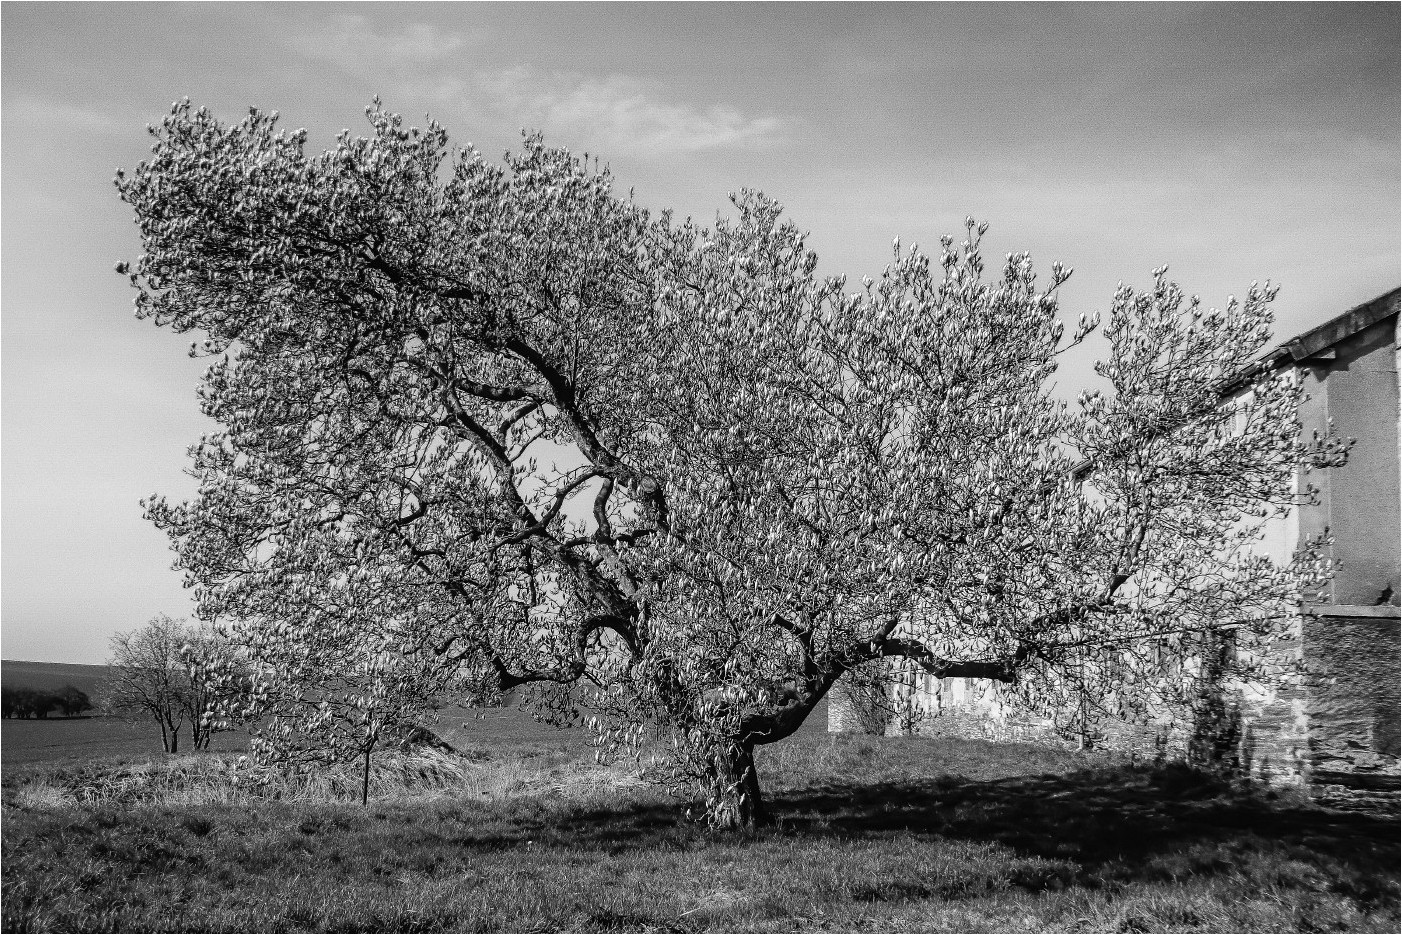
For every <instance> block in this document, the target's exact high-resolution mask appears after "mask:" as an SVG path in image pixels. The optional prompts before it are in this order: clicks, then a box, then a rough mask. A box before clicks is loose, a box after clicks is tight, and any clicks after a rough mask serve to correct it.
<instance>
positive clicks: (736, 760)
mask: <svg viewBox="0 0 1402 935" xmlns="http://www.w3.org/2000/svg"><path fill="white" fill-rule="evenodd" d="M706 772H707V776H706V785H707V789H706V818H707V821H709V822H710V825H711V827H713V828H753V827H755V826H756V825H760V824H763V823H765V821H766V820H767V818H768V816H767V815H766V813H765V810H764V799H763V797H762V796H761V795H760V790H759V774H758V773H756V772H755V758H754V747H753V745H751V744H742V743H736V742H731V743H726V744H724V745H718V746H717V747H716V748H715V749H714V750H713V751H712V752H711V755H710V763H709V765H708V767H707V770H706Z"/></svg>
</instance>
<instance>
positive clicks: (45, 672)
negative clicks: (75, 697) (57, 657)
mask: <svg viewBox="0 0 1402 935" xmlns="http://www.w3.org/2000/svg"><path fill="white" fill-rule="evenodd" d="M106 677H107V667H106V666H82V665H76V664H74V663H68V662H24V661H22V660H19V659H4V660H0V683H3V684H4V686H5V687H6V688H39V689H55V688H62V687H63V686H65V685H72V686H73V687H74V688H76V689H78V690H79V691H82V692H87V694H88V696H89V697H92V696H93V694H94V692H95V691H96V690H97V686H98V684H99V683H100V682H101V681H102V680H103V679H104V678H106Z"/></svg>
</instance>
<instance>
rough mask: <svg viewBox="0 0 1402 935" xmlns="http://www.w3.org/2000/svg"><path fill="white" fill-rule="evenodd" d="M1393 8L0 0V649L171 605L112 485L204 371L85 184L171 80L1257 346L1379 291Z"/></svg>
mask: <svg viewBox="0 0 1402 935" xmlns="http://www.w3.org/2000/svg"><path fill="white" fill-rule="evenodd" d="M1398 9H1399V7H1398V5H1397V4H1365V5H1356V6H1355V5H1339V4H1328V5H1322V6H1314V5H1308V4H1294V3H1291V4H1253V5H1243V6H1237V5H1227V4H1221V5H1210V6H1189V5H1177V4H1145V5H1133V6H1115V5H1102V4H1096V5H1088V6H1073V5H1061V4H1036V5H1026V6H1024V5H992V6H984V5H976V4H954V5H947V6H946V5H938V6H926V5H916V4H899V5H862V6H843V5H821V6H809V5H804V4H782V5H748V4H738V5H716V6H692V5H685V4H667V5H661V6H649V5H626V6H612V5H609V6H605V5H570V6H554V5H550V6H546V5H529V4H508V5H499V6H498V5H486V4H481V5H479V4H470V5H461V6H460V5H449V4H434V5H427V6H418V5H412V4H394V5H386V6H380V5H370V4H355V5H346V6H341V5H337V4H323V3H317V4H305V5H296V6H283V5H276V4H274V5H263V4H238V5H221V4H203V3H201V4H192V5H188V6H187V5H166V4H160V5H146V4H130V5H128V4H116V3H112V4H100V5H85V4H69V3H64V4H52V5H50V4H38V3H6V4H4V6H3V33H2V36H3V40H2V41H3V57H0V68H3V86H2V90H3V117H2V118H0V119H2V120H3V139H2V140H0V142H2V144H3V244H4V253H3V296H0V299H2V300H3V327H2V328H0V342H3V414H2V418H3V422H2V423H0V426H2V427H3V449H2V450H3V455H0V462H2V463H0V469H2V470H3V473H2V474H0V478H3V505H2V508H3V565H2V566H0V568H3V640H2V641H0V651H3V655H4V657H5V658H7V659H32V660H49V661H57V662H82V663H95V662H101V661H103V659H104V658H105V657H106V652H107V639H108V637H109V636H110V635H111V634H112V633H113V632H114V631H117V630H126V629H131V628H134V627H137V626H139V625H141V624H142V623H144V622H145V621H146V620H147V619H148V618H149V617H151V616H152V615H154V614H155V613H157V612H165V613H169V614H171V615H173V616H183V615H186V614H188V613H189V611H190V606H191V602H190V600H189V593H188V592H186V591H184V590H182V588H181V584H180V579H179V575H178V574H177V573H176V572H173V571H171V570H170V562H171V554H170V553H169V551H168V550H167V547H166V542H165V540H164V538H163V537H162V536H161V535H160V534H159V533H157V532H156V531H155V530H154V529H153V528H151V527H150V526H149V525H148V524H146V523H144V522H143V521H142V519H141V511H140V508H139V507H138V505H137V501H138V499H139V498H141V497H143V496H145V495H148V494H150V493H152V492H156V491H160V492H162V493H166V494H173V495H184V494H187V493H189V492H191V491H192V485H191V484H190V482H189V480H188V478H186V477H184V476H183V475H182V473H181V472H182V469H183V467H184V464H185V454H184V452H185V446H186V445H187V444H189V443H190V442H192V441H194V440H196V439H197V438H198V436H199V435H200V433H201V432H202V431H205V430H206V429H207V426H206V425H205V424H204V423H203V420H202V417H201V416H200V415H199V413H198V410H197V405H196V399H195V393H194V389H195V383H196V380H197V379H198V376H199V374H200V373H201V372H202V370H203V364H201V363H199V362H196V361H192V360H190V359H188V358H187V357H186V355H185V350H186V348H188V345H189V339H188V338H180V337H176V336H173V335H170V334H168V333H164V332H160V331H158V330H157V329H156V328H155V327H154V326H153V325H151V324H149V323H144V322H137V321H135V320H134V319H133V318H132V316H131V293H130V290H129V288H128V287H127V285H126V283H125V281H124V280H123V279H122V278H121V277H119V276H117V275H116V274H115V273H114V272H113V270H112V267H113V265H114V264H115V263H116V262H117V261H119V260H131V259H134V258H135V256H136V254H137V253H138V252H139V249H140V247H139V243H138V239H137V236H136V231H135V228H134V226H133V224H132V222H131V217H130V213H129V211H128V210H127V209H126V208H125V206H123V205H122V204H121V203H120V202H119V201H118V200H117V198H116V196H115V193H114V190H113V188H112V185H111V178H112V175H113V173H114V170H115V168H116V167H118V166H122V167H126V168H130V167H131V166H133V165H135V163H136V162H137V161H139V160H140V159H141V158H142V157H143V155H145V153H146V152H147V146H148V141H147V137H146V135H145V132H144V127H145V126H146V124H148V123H151V122H156V121H158V120H159V119H160V117H161V116H162V115H163V114H164V113H165V112H166V111H167V110H168V109H169V106H170V103H171V102H172V101H173V100H175V99H177V98H180V97H183V96H189V97H190V98H191V99H192V100H193V101H195V102H196V103H199V104H207V105H209V106H210V107H211V108H213V109H214V110H215V112H216V113H217V114H219V115H221V116H224V117H227V118H229V119H231V120H236V119H238V118H239V117H240V116H241V115H242V114H243V113H244V112H245V110H246V108H247V107H248V106H249V105H257V106H258V107H260V108H263V109H268V110H277V111H279V112H280V113H281V114H282V115H283V119H284V121H285V123H286V124H287V125H289V126H290V127H293V128H296V127H301V126H305V127H307V128H308V129H309V130H310V131H311V134H312V137H311V140H312V144H313V145H316V146H321V147H324V146H326V145H328V144H329V143H330V141H331V139H332V138H333V136H334V135H335V133H337V132H338V131H340V130H341V129H342V128H344V127H350V128H352V129H359V128H361V127H364V126H365V123H364V108H365V105H366V104H367V103H368V102H369V101H370V99H371V98H372V97H373V96H374V95H376V94H379V95H380V96H381V97H382V98H383V99H384V101H385V104H386V105H387V106H388V107H389V108H391V109H393V110H397V111H399V112H401V113H404V114H406V115H408V116H410V117H411V118H412V119H413V120H418V119H421V118H422V116H423V115H424V114H425V113H426V112H427V113H431V114H432V115H433V116H434V117H435V118H437V119H438V120H439V121H440V122H442V123H443V124H444V126H445V127H446V128H447V129H448V131H449V133H450V134H452V135H453V137H454V138H455V139H456V140H458V141H459V142H464V143H465V142H472V143H475V144H477V145H478V147H479V148H481V149H482V150H483V151H484V152H485V153H487V154H488V155H489V156H491V157H493V158H495V157H497V156H499V155H500V153H501V152H502V150H504V149H505V148H507V147H509V146H513V145H515V143H516V141H517V140H518V139H519V131H520V128H522V127H530V128H540V129H542V130H544V131H545V133H546V139H547V141H548V142H550V143H553V144H556V145H563V146H568V147H570V148H571V149H574V150H587V151H588V152H590V153H595V154H598V155H599V156H600V157H601V158H602V159H603V160H604V161H606V162H608V163H609V164H610V165H611V166H612V168H613V171H614V173H615V176H616V179H617V183H618V185H619V187H620V189H622V190H626V189H628V188H632V189H634V190H635V191H636V194H637V197H638V199H639V200H640V201H641V202H642V203H644V204H646V205H648V206H651V207H656V208H661V207H667V206H670V207H673V208H675V209H676V210H677V212H678V213H679V214H682V215H686V214H690V215H694V216H697V217H700V218H705V219H711V218H714V216H715V213H716V212H717V211H718V210H721V209H723V208H724V207H725V206H726V193H727V192H730V191H734V190H738V189H739V188H741V187H751V188H759V189H761V190H763V191H765V192H766V193H767V194H769V195H771V196H773V197H775V198H778V199H779V200H780V201H781V202H783V203H784V204H785V205H786V206H787V208H788V210H789V214H790V216H791V217H792V218H793V219H794V220H795V221H796V223H798V224H799V226H800V227H803V228H805V229H807V230H811V231H812V238H811V241H810V243H811V246H812V247H813V248H814V249H816V250H817V251H818V253H819V255H820V256H821V257H822V258H823V265H822V267H821V270H822V271H823V272H827V273H838V272H843V273H847V274H849V275H851V276H852V277H853V278H859V277H860V276H862V275H863V274H876V273H878V272H879V271H880V269H881V267H882V265H883V264H884V263H885V262H886V261H887V260H888V259H889V257H890V249H891V247H890V245H891V240H892V238H893V237H895V236H897V235H899V236H900V237H901V240H902V242H903V243H906V244H909V243H910V242H912V241H915V242H919V243H921V244H927V245H930V246H937V241H938V237H939V235H940V234H941V233H944V232H950V233H957V232H958V231H959V230H960V225H961V221H962V218H963V217H964V216H965V215H969V214H972V215H974V216H976V217H978V218H980V219H982V220H986V221H988V222H989V223H990V224H991V225H992V228H991V231H990V233H989V236H988V240H987V244H988V245H989V247H990V253H992V254H993V255H995V256H1000V255H1001V254H1003V253H1006V252H1009V251H1013V250H1023V249H1026V250H1031V251H1032V254H1033V257H1034V259H1036V260H1037V261H1038V262H1039V266H1040V267H1041V268H1043V269H1045V268H1046V267H1047V266H1048V265H1049V264H1050V263H1051V261H1052V260H1056V259H1059V260H1061V261H1063V262H1064V263H1066V264H1068V265H1071V266H1074V267H1075V268H1076V273H1075V276H1074V277H1073V279H1072V281H1071V283H1070V284H1069V285H1068V287H1067V289H1066V291H1065V293H1064V303H1063V309H1064V312H1065V314H1066V316H1067V317H1068V318H1069V319H1070V320H1072V321H1074V320H1075V318H1076V316H1077V315H1078V314H1079V313H1080V312H1089V311H1093V310H1097V309H1099V310H1104V309H1105V308H1106V307H1107V304H1108V300H1109V297H1110V295H1111V293H1112V292H1113V290H1114V287H1115V284H1116V282H1117V281H1119V280H1124V281H1126V282H1129V283H1132V284H1138V285H1147V284H1148V283H1149V281H1150V276H1149V273H1150V271H1151V270H1152V269H1153V268H1154V267H1155V266H1158V265H1160V264H1163V263H1167V264H1169V266H1170V270H1171V273H1172V275H1173V276H1174V278H1176V279H1178V280H1179V282H1181V283H1182V284H1183V286H1184V287H1185V288H1186V289H1188V290H1189V291H1191V292H1198V293H1200V294H1202V296H1203V298H1204V300H1205V301H1208V302H1209V303H1211V304H1221V303H1222V302H1224V301H1225V299H1226V296H1227V295H1228V294H1229V293H1233V292H1235V293H1241V292H1244V291H1245V289H1246V286H1247V285H1248V284H1249V283H1250V282H1251V281H1252V280H1253V279H1260V280H1264V279H1272V280H1275V281H1278V282H1280V283H1282V284H1283V289H1282V291H1281V294H1280V299H1279V301H1278V303H1277V314H1278V327H1277V333H1278V336H1279V337H1281V338H1282V339H1283V338H1287V337H1289V336H1291V335H1293V334H1295V333H1298V332H1299V331H1301V330H1304V329H1306V328H1309V327H1312V326H1314V325H1316V324H1319V323H1320V322H1323V321H1325V320H1327V319H1329V318H1331V317H1333V316H1334V315H1337V314H1338V313H1340V312H1342V311H1344V310H1346V309H1348V308H1350V307H1351V306H1353V305H1356V304H1358V303H1360V302H1363V301H1366V300H1368V299H1370V298H1372V297H1374V296H1376V295H1378V294H1380V293H1383V292H1385V291H1387V290H1389V289H1391V288H1393V287H1395V286H1396V285H1397V284H1398V282H1399V278H1402V275H1399V249H1402V245H1399V227H1402V222H1399V198H1402V193H1399V142H1398V114H1399V95H1398V88H1399V79H1398V74H1399V61H1398V31H1399V23H1398ZM1087 368H1088V360H1087V359H1084V358H1077V359H1076V360H1073V361H1072V362H1071V364H1070V365H1069V366H1068V367H1066V368H1064V370H1063V373H1062V374H1061V377H1060V378H1061V380H1062V384H1063V389H1064V388H1066V387H1069V386H1074V385H1076V384H1077V382H1078V381H1084V380H1085V379H1086V376H1085V375H1086V372H1087Z"/></svg>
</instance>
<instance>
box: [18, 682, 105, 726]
mask: <svg viewBox="0 0 1402 935" xmlns="http://www.w3.org/2000/svg"><path fill="white" fill-rule="evenodd" d="M91 708H92V702H91V701H90V700H89V699H88V696H87V693H86V692H83V691H80V690H79V689H77V688H74V687H73V686H72V685H65V686H63V687H62V688H60V689H57V690H53V689H42V688H10V687H8V686H6V687H5V688H3V689H0V717H9V718H46V717H48V716H49V714H50V713H52V712H54V711H57V712H59V713H60V714H61V715H63V716H64V717H73V716H75V715H78V714H82V713H83V712H84V711H88V710H91Z"/></svg>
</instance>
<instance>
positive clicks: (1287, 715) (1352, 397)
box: [828, 290, 1402, 798]
mask: <svg viewBox="0 0 1402 935" xmlns="http://www.w3.org/2000/svg"><path fill="white" fill-rule="evenodd" d="M1398 294H1399V291H1398V290H1393V291H1392V292H1389V293H1387V294H1386V295H1382V296H1379V297H1378V298H1376V299H1374V300H1373V301H1371V302H1368V303H1365V304H1363V305H1360V306H1358V307H1357V308H1354V309H1351V310H1349V311H1347V312H1345V313H1343V314H1342V315H1340V316H1338V317H1337V318H1334V319H1333V320H1331V321H1329V322H1326V323H1325V324H1323V325H1320V326H1319V327H1317V328H1315V329H1313V330H1311V331H1308V332H1306V333H1304V334H1301V335H1299V336H1298V337H1296V338H1293V339H1291V340H1289V341H1286V342H1285V343H1283V344H1281V345H1279V346H1278V347H1276V348H1275V349H1274V350H1272V351H1271V352H1270V353H1269V354H1267V355H1266V356H1265V357H1264V358H1262V359H1261V362H1260V365H1261V366H1263V367H1269V368H1275V369H1281V368H1287V367H1294V368H1298V370H1299V371H1300V374H1301V377H1302V379H1303V382H1304V389H1305V398H1304V400H1303V401H1302V402H1301V404H1300V409H1299V419H1300V422H1301V425H1302V428H1303V430H1304V433H1305V435H1306V437H1308V436H1309V435H1310V433H1311V432H1312V431H1314V430H1316V429H1318V430H1319V431H1320V432H1321V434H1323V433H1324V431H1325V430H1326V428H1327V426H1328V423H1329V420H1331V419H1332V420H1333V426H1334V431H1335V432H1336V433H1337V434H1339V435H1341V436H1347V437H1353V438H1356V439H1357V442H1356V444H1355V445H1354V447H1353V449H1352V451H1351V452H1350V454H1349V458H1348V463H1347V464H1345V465H1343V466H1341V467H1337V468H1331V469H1329V470H1327V471H1323V472H1313V473H1311V475H1310V478H1309V479H1310V481H1311V482H1313V483H1314V484H1315V485H1316V486H1317V487H1318V488H1319V497H1318V502H1317V503H1315V504H1311V505H1304V506H1300V507H1297V508H1296V509H1295V510H1294V511H1293V512H1292V513H1291V515H1290V516H1289V517H1288V518H1286V519H1284V520H1280V521H1274V522H1273V523H1272V525H1271V526H1270V527H1269V528H1268V530H1267V540H1266V541H1265V542H1264V543H1262V548H1264V549H1266V550H1267V551H1269V552H1270V553H1271V554H1272V556H1273V557H1275V558H1277V559H1285V558H1288V557H1289V556H1290V555H1291V554H1292V552H1293V551H1294V550H1295V549H1296V547H1297V546H1298V545H1299V544H1300V543H1301V542H1302V541H1304V540H1306V539H1309V538H1312V537H1315V536H1318V535H1320V534H1323V533H1325V532H1326V531H1327V532H1328V533H1329V534H1330V535H1331V536H1332V537H1333V545H1332V547H1331V548H1332V556H1331V557H1332V558H1333V560H1334V561H1335V562H1336V563H1337V564H1336V570H1335V574H1334V577H1333V580H1332V581H1330V582H1329V584H1328V588H1327V592H1326V599H1325V601H1324V602H1323V603H1321V604H1318V605H1310V606H1308V607H1305V608H1301V611H1300V614H1299V616H1298V619H1297V621H1296V624H1297V625H1296V626H1295V628H1294V631H1295V633H1296V635H1297V640H1296V642H1295V644H1294V645H1293V646H1284V647H1281V651H1282V652H1286V653H1290V654H1293V655H1296V656H1297V657H1298V658H1299V659H1300V660H1301V661H1302V662H1303V663H1304V664H1305V667H1306V668H1307V669H1308V671H1309V673H1310V674H1309V676H1308V677H1307V678H1301V679H1297V680H1294V681H1292V682H1289V683H1287V684H1286V685H1285V686H1283V687H1278V688H1275V689H1271V690H1267V689H1264V688H1263V687H1261V686H1251V685H1245V686H1236V687H1235V688H1234V689H1233V694H1234V697H1233V698H1232V699H1231V700H1232V708H1233V710H1234V711H1237V712H1239V717H1240V720H1239V722H1238V723H1237V725H1236V730H1235V731H1234V733H1233V735H1232V741H1233V744H1234V746H1235V747H1236V749H1235V751H1233V753H1234V758H1235V759H1236V760H1237V761H1238V762H1239V763H1240V764H1241V765H1242V766H1243V767H1245V768H1246V769H1248V770H1249V771H1250V772H1251V773H1252V774H1254V775H1256V776H1258V777H1262V778H1266V779H1269V780H1271V781H1274V782H1280V783H1291V784H1301V785H1306V786H1307V787H1308V788H1309V789H1310V790H1311V791H1312V793H1315V794H1317V795H1319V796H1322V797H1326V798H1329V797H1343V796H1351V795H1357V794H1360V793H1362V794H1367V792H1368V791H1369V790H1372V791H1382V792H1385V793H1389V794H1390V793H1395V792H1396V790H1397V789H1398V782H1399V779H1398V747H1399V728H1398V712H1399V693H1398V686H1399V667H1398V660H1399V640H1398V635H1399V591H1402V587H1400V586H1399V581H1398V576H1399V565H1400V564H1402V555H1399V543H1400V542H1402V528H1399V515H1400V514H1402V506H1399V485H1400V482H1402V478H1399V437H1398V423H1399V409H1398V392H1399V385H1398V361H1399V346H1400V345H1402V333H1400V332H1399V326H1398ZM1239 389H1240V387H1232V386H1228V387H1226V388H1225V390H1224V398H1230V397H1231V396H1232V395H1233V394H1234V393H1235V392H1236V391H1238V390H1239ZM882 702H884V703H882ZM1117 727H1118V729H1117ZM1191 727H1192V726H1191V725H1173V726H1172V727H1171V728H1170V727H1168V726H1165V729H1164V731H1160V732H1157V733H1155V732H1154V731H1148V732H1146V731H1145V730H1144V729H1143V728H1131V727H1129V726H1128V725H1118V726H1117V725H1114V724H1111V725H1108V726H1107V730H1106V731H1105V734H1104V736H1103V738H1102V740H1103V741H1104V742H1105V744H1106V745H1108V746H1111V747H1119V748H1122V749H1123V748H1136V747H1138V748H1143V747H1144V746H1146V745H1151V744H1157V745H1158V747H1159V750H1160V752H1162V750H1163V749H1164V747H1165V745H1167V746H1168V747H1170V748H1174V749H1177V750H1179V751H1181V750H1184V749H1186V745H1187V741H1188V739H1189V738H1188V736H1187V734H1188V732H1190V731H1191ZM828 729H829V730H831V731H864V732H885V733H903V732H917V733H955V734H963V735H976V736H985V737H990V738H996V739H1039V740H1049V739H1057V740H1059V741H1061V742H1068V738H1065V737H1060V738H1054V735H1053V734H1052V732H1051V730H1050V728H1049V726H1048V725H1047V724H1045V723H1037V722H1032V721H1026V720H1022V721H1019V720H1017V719H1016V718H1014V717H1012V716H1011V715H1009V714H1007V713H1005V712H1004V711H1003V710H1002V708H1001V706H1000V705H999V703H998V701H997V698H996V695H995V693H994V692H993V691H992V690H991V687H990V686H988V685H987V684H986V683H980V682H975V681H973V680H966V679H940V680H936V679H933V678H931V677H930V676H928V675H926V674H925V673H923V672H919V671H918V670H915V669H913V668H911V669H899V668H897V669H891V670H885V671H884V672H882V673H879V674H875V675H869V676H868V677H867V679H866V680H865V681H864V683H859V682H856V681H853V682H849V684H847V685H842V683H839V686H838V687H835V688H834V692H833V697H832V700H831V702H830V704H829V716H828ZM1169 732H1176V735H1175V736H1172V737H1170V736H1169ZM1069 742H1070V743H1073V744H1074V743H1076V742H1077V739H1076V738H1071V739H1070V740H1069Z"/></svg>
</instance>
